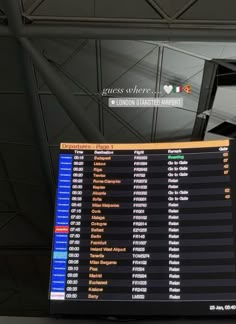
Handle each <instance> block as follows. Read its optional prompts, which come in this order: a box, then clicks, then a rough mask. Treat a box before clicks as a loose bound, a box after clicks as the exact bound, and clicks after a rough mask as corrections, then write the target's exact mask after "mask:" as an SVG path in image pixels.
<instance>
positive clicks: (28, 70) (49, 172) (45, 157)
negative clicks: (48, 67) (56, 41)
mask: <svg viewBox="0 0 236 324" xmlns="http://www.w3.org/2000/svg"><path fill="white" fill-rule="evenodd" d="M19 50H21V54H22V62H23V67H24V68H23V69H22V70H23V71H22V72H23V73H24V75H25V88H26V92H27V93H28V100H29V103H30V105H29V106H30V110H31V115H32V120H33V125H34V127H33V128H34V130H35V138H36V142H37V144H38V148H39V153H40V157H41V164H42V169H43V170H44V173H45V178H46V181H47V188H48V190H49V193H50V198H51V199H50V203H51V207H52V210H53V206H54V200H55V194H56V182H55V178H54V173H53V164H52V159H51V154H50V149H49V147H48V144H49V143H48V136H47V131H46V125H45V121H44V117H43V112H42V106H41V102H40V97H39V94H38V93H37V91H38V88H37V81H36V75H35V70H34V66H33V64H32V61H31V59H30V57H29V55H28V54H27V52H26V51H25V50H23V49H22V48H20V49H19Z"/></svg>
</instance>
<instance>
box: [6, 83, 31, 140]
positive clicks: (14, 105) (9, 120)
mask: <svg viewBox="0 0 236 324" xmlns="http://www.w3.org/2000/svg"><path fill="white" fill-rule="evenodd" d="M0 80H1V78H0ZM0 102H1V104H0V145H1V144H4V143H8V142H17V143H22V144H28V145H32V144H33V143H34V131H33V127H32V119H31V114H30V109H29V107H28V103H27V101H26V97H25V96H24V95H23V94H0Z"/></svg>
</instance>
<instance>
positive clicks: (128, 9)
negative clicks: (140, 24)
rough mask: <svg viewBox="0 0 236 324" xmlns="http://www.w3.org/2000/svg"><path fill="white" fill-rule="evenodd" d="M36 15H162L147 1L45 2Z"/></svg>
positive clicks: (155, 16) (80, 0)
mask: <svg viewBox="0 0 236 324" xmlns="http://www.w3.org/2000/svg"><path fill="white" fill-rule="evenodd" d="M34 15H41V16H63V17H116V18H118V17H122V18H155V19H160V18H161V17H160V15H159V14H158V13H156V11H155V10H154V9H153V8H152V7H151V6H150V5H149V4H148V3H147V2H146V1H145V0H120V1H119V2H117V1H116V0H95V1H94V0H86V1H84V0H45V1H44V2H43V3H42V4H41V5H40V6H39V7H38V8H37V9H36V10H35V11H34Z"/></svg>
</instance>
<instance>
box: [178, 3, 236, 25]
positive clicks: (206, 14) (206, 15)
mask: <svg viewBox="0 0 236 324" xmlns="http://www.w3.org/2000/svg"><path fill="white" fill-rule="evenodd" d="M180 19H200V20H236V12H235V0H226V1H214V2H213V1H212V0H198V1H197V2H196V3H195V4H194V5H193V6H192V7H191V8H190V9H189V10H187V11H186V12H185V13H184V14H183V15H182V16H181V18H180Z"/></svg>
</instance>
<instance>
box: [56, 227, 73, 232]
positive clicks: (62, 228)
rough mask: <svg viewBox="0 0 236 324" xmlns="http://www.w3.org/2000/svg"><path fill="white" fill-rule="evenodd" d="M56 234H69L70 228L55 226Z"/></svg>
mask: <svg viewBox="0 0 236 324" xmlns="http://www.w3.org/2000/svg"><path fill="white" fill-rule="evenodd" d="M54 232H55V233H69V226H55V230H54Z"/></svg>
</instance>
